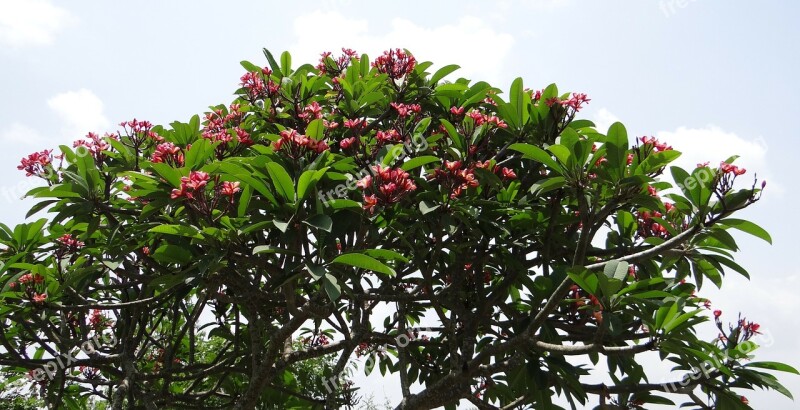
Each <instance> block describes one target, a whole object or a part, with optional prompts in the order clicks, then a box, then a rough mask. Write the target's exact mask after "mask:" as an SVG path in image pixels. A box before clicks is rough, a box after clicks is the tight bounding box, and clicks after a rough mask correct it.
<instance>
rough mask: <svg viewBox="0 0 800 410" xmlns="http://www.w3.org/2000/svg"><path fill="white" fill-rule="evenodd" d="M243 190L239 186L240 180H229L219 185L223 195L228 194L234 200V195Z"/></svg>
mask: <svg viewBox="0 0 800 410" xmlns="http://www.w3.org/2000/svg"><path fill="white" fill-rule="evenodd" d="M239 191H241V189H240V188H239V181H236V182H229V181H225V182H223V183H222V184H220V186H219V193H220V195H222V196H227V197H228V198H230V201H231V202H233V196H234V195H236V193H237V192H239Z"/></svg>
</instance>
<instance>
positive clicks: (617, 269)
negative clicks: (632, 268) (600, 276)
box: [603, 260, 629, 281]
mask: <svg viewBox="0 0 800 410" xmlns="http://www.w3.org/2000/svg"><path fill="white" fill-rule="evenodd" d="M628 266H629V264H628V262H625V261H618V260H613V261H608V262H607V263H606V266H605V267H604V268H603V273H604V274H605V275H606V277H609V278H614V279H617V280H620V281H624V280H625V278H627V277H628Z"/></svg>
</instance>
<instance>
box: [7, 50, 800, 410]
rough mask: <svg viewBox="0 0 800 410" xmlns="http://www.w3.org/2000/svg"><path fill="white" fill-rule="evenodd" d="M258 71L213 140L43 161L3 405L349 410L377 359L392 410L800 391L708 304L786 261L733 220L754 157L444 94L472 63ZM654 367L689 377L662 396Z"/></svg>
mask: <svg viewBox="0 0 800 410" xmlns="http://www.w3.org/2000/svg"><path fill="white" fill-rule="evenodd" d="M265 56H266V57H267V66H266V67H263V68H262V67H261V66H256V65H254V64H252V63H250V62H242V66H243V67H244V69H245V71H246V73H245V74H244V75H243V76H242V78H241V88H239V89H238V90H237V91H236V98H235V100H234V101H233V102H232V103H231V104H229V105H219V106H214V107H211V110H210V111H209V112H208V113H206V114H205V116H203V117H202V118H201V117H199V116H195V117H193V118H191V119H190V120H189V121H188V122H186V123H183V122H174V123H172V124H170V125H169V126H160V125H153V124H150V123H149V122H147V121H141V120H131V121H126V122H124V123H122V124H120V126H121V129H120V131H117V132H114V133H111V134H106V135H105V136H103V137H101V136H99V135H96V134H92V133H90V134H89V135H88V136H87V137H86V138H85V139H83V140H79V141H77V142H75V144H74V146H72V147H69V146H61V147H60V148H59V149H58V151H56V152H53V151H50V150H45V151H41V152H37V153H34V154H31V155H30V156H29V157H26V158H24V159H23V160H22V163H21V164H20V166H19V168H20V169H21V170H23V171H24V172H25V173H26V174H27V175H28V176H29V177H32V178H36V177H38V178H41V179H42V181H43V184H42V186H41V187H38V188H35V189H33V190H31V191H30V192H29V193H28V195H29V196H31V197H34V198H38V199H39V202H38V203H37V204H36V205H35V206H34V207H33V208H32V209H31V211H30V213H29V215H33V214H36V213H39V212H42V211H47V212H49V214H48V215H49V216H48V218H47V219H39V220H36V221H34V222H28V223H25V224H21V225H18V226H16V227H14V228H10V227H7V226H5V225H1V226H0V243H2V248H0V259H1V260H2V263H3V265H2V269H0V287H1V288H2V293H0V344H2V347H0V365H2V371H3V373H4V375H5V376H4V377H5V382H4V383H6V384H7V386H11V385H15V386H19V385H20V384H19V383H20V381H24V380H25V379H24V378H25V377H28V378H29V379H30V382H26V383H24V384H27V385H32V386H34V387H35V388H36V390H37V391H39V392H41V394H42V395H43V398H44V400H46V401H47V402H48V403H51V404H55V405H58V406H66V407H69V408H82V407H84V406H86V405H87V404H86V403H87V400H92V402H93V403H94V402H97V401H98V400H99V401H100V402H104V403H107V404H108V406H109V407H111V408H119V409H121V408H147V409H155V408H203V409H209V408H231V407H236V408H242V409H252V408H340V407H348V406H349V407H353V406H357V405H358V400H359V399H358V397H359V394H358V393H357V388H358V386H354V385H353V383H352V382H351V381H350V380H351V379H352V373H351V372H352V370H353V366H354V365H353V363H354V362H358V363H360V364H361V365H360V366H359V367H360V369H359V371H366V372H371V371H380V372H381V373H384V374H389V375H388V376H387V377H391V378H395V379H396V380H398V381H399V386H400V390H401V391H402V394H403V399H402V401H400V402H397V403H393V405H394V406H396V407H397V408H398V409H427V408H434V407H438V406H447V407H448V408H454V407H455V405H456V404H457V403H459V402H462V403H467V402H469V403H471V405H473V406H476V407H478V408H480V409H494V408H506V409H510V408H560V407H559V405H558V404H555V403H561V404H560V405H561V406H566V405H571V406H572V407H576V406H580V405H582V404H583V405H589V406H595V405H599V406H600V407H601V408H628V409H633V408H645V407H649V406H651V405H652V404H655V403H661V404H670V403H674V404H677V403H688V406H689V407H691V408H698V409H707V408H720V409H728V408H742V409H747V408H750V407H749V405H748V404H747V400H746V399H745V398H744V397H743V396H741V395H740V394H741V393H740V392H739V391H740V389H748V388H753V387H765V388H772V389H776V390H779V391H781V392H782V393H784V394H787V395H788V394H789V393H788V392H787V391H786V390H785V389H784V388H783V387H782V386H781V385H780V384H779V383H778V382H777V379H776V378H775V377H774V376H773V375H772V374H770V373H767V372H765V370H772V371H775V370H777V371H788V372H796V371H795V370H794V369H792V368H791V367H788V366H786V365H783V364H780V363H772V362H754V361H752V360H751V359H752V354H751V353H752V351H753V350H755V349H756V348H757V347H758V345H757V339H758V336H759V325H758V324H756V323H752V322H750V321H747V320H746V319H736V320H734V322H733V323H731V324H727V323H725V324H723V319H724V316H723V315H722V314H721V312H714V313H713V314H711V310H710V309H707V308H708V307H709V303H708V301H707V300H706V299H704V298H702V297H700V296H699V294H698V293H696V291H697V290H698V289H700V287H701V286H702V285H703V284H708V283H711V284H714V285H717V286H719V285H720V284H721V282H722V280H723V273H725V272H731V271H732V272H736V273H738V274H742V275H747V274H748V273H747V272H746V271H745V270H744V269H743V268H742V267H740V266H739V265H737V264H736V263H735V262H734V260H733V256H732V253H733V252H734V251H737V250H738V248H737V244H736V241H735V240H734V237H733V236H732V235H731V231H732V230H739V231H743V232H746V233H749V234H752V235H755V236H757V237H760V238H762V239H764V240H767V241H770V237H769V235H768V234H767V233H766V232H765V231H764V230H763V229H761V228H759V227H758V226H757V225H755V224H753V223H752V222H749V221H746V220H743V219H738V218H735V217H734V214H735V213H737V212H738V211H739V210H741V209H743V208H745V207H748V206H750V205H752V204H754V203H755V202H757V201H758V199H759V197H760V195H761V190H762V189H763V188H764V186H763V185H762V184H760V183H757V182H756V181H755V180H750V181H744V179H745V178H746V177H743V175H745V170H744V169H741V168H738V167H737V166H735V165H733V164H732V162H733V161H734V159H735V158H731V159H729V160H727V161H725V162H723V163H722V164H720V165H719V166H709V164H698V166H697V167H696V169H694V170H683V169H681V168H678V167H670V166H669V164H670V162H672V161H673V160H675V159H676V158H677V157H678V156H679V155H680V153H679V152H678V151H677V150H674V149H672V147H670V146H668V145H667V144H666V143H664V142H661V141H658V140H656V139H654V138H652V137H641V138H633V137H629V136H628V135H627V131H626V129H625V127H624V126H623V125H622V124H620V123H615V124H614V125H612V126H611V127H610V129H608V130H598V129H596V128H595V126H594V124H593V123H592V122H590V121H587V120H581V119H576V115H577V114H578V112H579V111H580V110H581V108H582V107H583V106H585V104H587V103H588V102H589V99H588V98H587V96H586V95H584V94H579V93H572V94H570V93H561V92H559V91H558V90H557V88H556V86H555V85H550V86H548V87H546V88H544V89H542V90H538V91H537V90H530V89H527V88H525V87H524V86H523V82H522V80H521V79H517V80H515V81H514V82H513V83H512V84H511V87H510V90H509V91H508V92H507V93H505V92H503V91H501V90H499V89H497V88H494V87H492V86H491V85H489V84H487V83H486V82H475V83H473V82H471V81H470V80H467V79H464V78H458V79H456V80H453V81H446V80H444V78H446V77H448V76H450V77H452V73H453V72H454V71H455V70H456V69H457V68H458V67H457V66H454V65H450V66H444V67H442V68H439V69H438V70H433V69H431V63H427V62H417V61H416V60H415V59H414V57H413V56H412V55H411V54H410V53H408V52H407V51H404V50H399V49H396V50H389V51H387V52H385V53H384V54H383V55H381V56H379V57H378V58H376V59H375V60H370V59H369V57H368V56H366V55H358V54H356V53H355V52H353V51H351V50H343V54H341V55H339V56H336V55H331V54H330V53H325V54H323V58H322V59H321V61H320V63H319V65H317V66H316V67H315V66H312V65H308V64H306V65H301V66H299V67H296V68H293V66H292V61H291V57H290V55H289V54H288V53H283V54H282V55H281V56H280V58H279V59H277V60H276V59H275V58H274V57H273V56H272V54H271V53H269V52H267V51H266V50H265ZM431 72H432V74H431ZM665 173H666V174H667V175H668V176H670V177H671V178H664V175H665ZM670 181H673V182H670ZM742 182H743V183H742ZM710 319H711V320H710ZM712 321H713V324H712V323H710V322H712ZM714 326H716V328H718V329H714ZM702 327H706V328H707V330H710V331H711V332H712V333H717V330H718V331H719V335H718V336H717V337H715V338H712V339H710V340H705V339H703V338H701V337H700V336H698V334H699V333H701V332H698V329H700V328H702ZM705 333H709V332H708V331H706V332H705ZM648 352H651V353H650V354H652V355H659V356H660V357H661V359H662V360H664V361H668V362H671V363H672V365H673V366H674V369H675V370H678V371H680V374H686V377H685V378H684V379H680V378H678V379H676V380H662V381H657V380H651V379H652V375H651V374H650V373H649V372H648V369H646V368H644V367H643V366H642V365H641V361H640V360H639V357H640V355H642V354H647V353H648ZM600 361H603V362H605V366H607V368H608V370H609V371H608V373H607V374H606V375H605V379H606V380H607V382H606V383H605V384H592V383H590V382H589V381H587V375H589V373H590V371H591V369H592V367H593V366H592V365H593V364H598V363H599V362H600ZM648 375H650V376H651V377H648ZM593 380H597V378H594V379H593ZM554 402H555V403H554Z"/></svg>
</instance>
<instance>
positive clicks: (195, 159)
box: [153, 138, 214, 169]
mask: <svg viewBox="0 0 800 410" xmlns="http://www.w3.org/2000/svg"><path fill="white" fill-rule="evenodd" d="M213 153H214V145H212V144H211V142H209V141H208V140H207V139H205V138H200V139H198V140H197V141H194V142H193V143H192V147H191V148H189V151H188V152H187V153H186V161H185V163H184V164H185V165H186V167H187V168H189V169H199V168H201V167H202V166H203V165H204V164H205V162H206V160H207V159H208V158H209V157H211V155H212V154H213ZM153 165H155V164H153ZM162 165H164V164H162Z"/></svg>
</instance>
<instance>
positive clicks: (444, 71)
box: [428, 64, 461, 86]
mask: <svg viewBox="0 0 800 410" xmlns="http://www.w3.org/2000/svg"><path fill="white" fill-rule="evenodd" d="M459 68H461V67H459V66H457V65H455V64H450V65H446V66H444V67H442V68H440V69H438V70H436V72H435V73H433V75H432V76H431V79H430V80H428V84H430V85H431V86H434V85H436V83H438V82H439V80H441V79H442V78H444V77H446V76H447V75H448V74H450V73H452V72H453V71H456V70H458V69H459Z"/></svg>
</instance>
